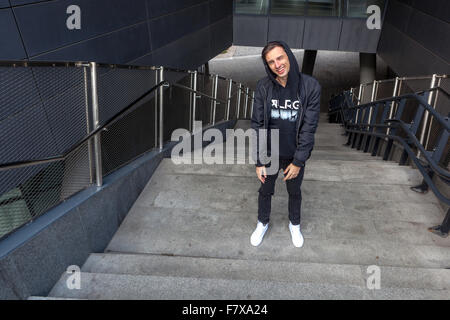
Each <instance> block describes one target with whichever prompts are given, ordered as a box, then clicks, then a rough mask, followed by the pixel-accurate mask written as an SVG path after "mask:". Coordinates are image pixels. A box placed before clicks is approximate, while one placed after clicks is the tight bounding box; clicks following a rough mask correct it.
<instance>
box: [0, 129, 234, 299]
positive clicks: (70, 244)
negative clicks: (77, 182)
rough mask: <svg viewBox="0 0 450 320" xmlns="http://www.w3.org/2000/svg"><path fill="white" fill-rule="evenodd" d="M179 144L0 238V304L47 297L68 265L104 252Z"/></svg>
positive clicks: (169, 145)
mask: <svg viewBox="0 0 450 320" xmlns="http://www.w3.org/2000/svg"><path fill="white" fill-rule="evenodd" d="M235 123H236V120H230V121H224V122H221V123H218V124H217V125H215V126H214V127H215V128H217V129H219V130H220V131H221V132H222V134H223V136H224V137H226V135H225V130H226V129H228V128H233V127H234V125H235ZM206 129H207V128H204V130H206ZM208 143H209V142H203V146H206V145H207V144H208ZM175 144H176V142H169V143H167V144H166V145H165V146H164V149H163V151H162V152H159V151H151V152H148V153H147V154H144V155H143V156H141V157H139V158H138V159H136V160H134V161H133V162H131V163H129V164H128V165H126V166H125V167H122V168H121V169H119V170H117V171H115V172H114V173H112V174H111V175H109V176H107V177H106V178H105V179H104V185H103V186H102V187H101V188H97V187H95V186H92V187H90V188H88V189H85V190H84V191H82V192H80V193H78V194H76V195H75V196H73V197H71V198H70V199H68V200H67V201H65V202H63V203H61V204H60V205H59V206H57V207H55V208H54V209H52V210H50V211H49V212H47V213H46V214H45V215H43V216H41V217H39V218H38V219H36V220H35V221H33V222H32V223H30V224H27V225H26V226H23V227H22V228H20V229H19V230H17V231H16V232H15V233H13V234H12V235H10V236H9V237H7V238H5V239H2V240H1V241H0V300H4V299H26V298H27V297H29V296H36V295H37V296H46V295H47V294H48V293H49V291H50V290H51V288H52V287H53V286H54V284H55V283H56V282H57V281H58V279H59V278H60V276H61V275H62V273H63V272H66V270H67V268H68V267H69V266H71V265H77V266H79V267H81V266H82V265H83V264H84V262H85V261H86V259H87V257H88V256H89V254H90V253H93V252H97V253H98V252H103V251H104V249H105V248H106V246H107V245H108V243H109V242H110V240H111V239H112V237H113V235H114V234H115V232H116V231H117V229H118V228H119V226H120V224H121V222H122V221H123V219H124V218H125V216H126V214H127V213H128V210H129V209H130V208H131V206H132V205H133V203H134V202H135V200H136V199H137V197H138V196H139V194H140V193H141V191H142V190H143V189H144V187H145V186H146V185H147V183H148V181H149V179H150V178H151V176H152V174H153V172H154V171H155V170H156V169H157V167H158V165H159V163H160V161H161V160H162V159H163V158H164V157H170V152H171V150H172V148H173V146H174V145H175ZM191 145H193V143H192V140H191Z"/></svg>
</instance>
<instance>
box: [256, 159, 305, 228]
mask: <svg viewBox="0 0 450 320" xmlns="http://www.w3.org/2000/svg"><path fill="white" fill-rule="evenodd" d="M291 162H292V159H288V160H285V159H280V162H279V164H280V168H281V169H282V170H283V171H284V170H285V169H286V167H287V166H288V165H289V164H290V163H291ZM278 172H279V171H277V173H276V174H273V175H267V177H266V180H265V183H262V182H261V187H260V188H259V196H258V220H259V221H260V222H262V223H263V224H266V223H268V222H269V220H270V209H271V202H272V195H273V194H274V192H275V182H276V180H277V177H278ZM304 172H305V168H301V169H300V172H299V174H298V176H297V177H295V178H294V179H290V180H286V188H287V191H288V194H289V203H288V210H289V220H290V221H291V223H292V224H293V225H298V224H300V210H301V205H302V191H301V189H300V187H301V185H302V181H303V175H304Z"/></svg>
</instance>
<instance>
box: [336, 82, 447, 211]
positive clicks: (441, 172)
mask: <svg viewBox="0 0 450 320" xmlns="http://www.w3.org/2000/svg"><path fill="white" fill-rule="evenodd" d="M432 91H441V92H443V93H444V94H445V95H447V96H449V94H448V93H447V92H446V91H445V90H443V89H442V88H440V87H435V88H431V89H428V90H424V91H421V92H417V93H413V94H411V93H410V94H405V95H401V96H396V97H390V98H385V99H381V100H377V101H373V102H369V103H366V104H363V105H357V106H355V105H353V102H352V101H351V99H350V98H349V92H348V91H345V92H344V93H343V98H344V99H342V100H341V106H340V110H334V111H333V112H338V111H340V112H342V121H343V124H344V126H345V128H346V131H347V132H351V133H355V134H364V135H368V136H375V137H378V138H388V139H390V140H396V141H398V142H399V143H401V144H402V146H403V147H404V151H405V152H406V153H407V154H408V155H409V156H410V158H411V159H412V160H413V161H414V163H415V164H416V165H417V168H418V169H419V171H420V172H421V173H422V175H423V177H424V179H425V181H426V182H427V183H428V185H429V186H430V187H431V189H432V190H433V192H434V193H435V194H436V196H437V197H438V198H439V199H440V200H442V201H443V202H445V203H446V204H450V199H449V198H447V197H446V196H445V195H443V194H442V193H441V192H440V191H439V190H438V189H437V187H436V186H435V185H434V183H433V181H432V180H431V178H430V177H429V172H428V171H427V169H431V170H432V171H433V172H434V173H436V174H437V175H438V176H439V178H441V179H442V180H443V181H444V182H446V183H450V172H449V171H448V170H445V169H442V168H441V167H440V166H439V164H438V163H437V161H435V159H433V157H432V156H431V155H430V152H428V151H426V150H425V148H424V147H423V146H422V144H421V143H420V142H419V140H418V139H417V137H416V136H415V133H414V134H413V133H412V132H411V131H410V130H409V129H410V128H409V126H408V125H407V124H406V123H404V122H403V121H402V120H400V119H386V120H384V123H385V124H375V123H356V121H355V122H352V119H349V118H348V117H347V116H346V115H347V114H348V112H345V111H349V110H350V111H351V110H360V109H366V108H369V107H374V106H376V105H382V104H384V103H386V104H388V103H389V102H390V103H392V102H394V101H395V102H396V101H402V100H403V101H404V100H406V99H410V98H411V99H415V100H416V101H418V102H419V104H420V105H421V106H422V107H423V108H424V109H425V110H427V111H428V112H429V113H431V114H432V115H433V116H434V117H435V119H436V120H437V121H438V122H439V124H440V125H441V126H442V127H443V129H445V130H447V132H450V125H449V123H448V121H447V120H448V118H447V117H443V116H442V115H440V114H439V113H438V112H436V111H435V110H434V108H433V107H432V106H431V105H429V104H428V103H427V101H426V100H425V99H424V98H423V96H421V95H423V94H426V93H429V92H432ZM353 114H354V115H356V113H355V112H354V113H353ZM390 123H393V125H391V124H390ZM371 128H390V129H393V128H401V129H402V130H403V131H404V132H405V133H406V134H407V136H408V138H407V139H405V138H402V137H399V136H398V135H396V134H393V133H391V132H389V133H388V134H384V133H380V132H375V131H371V130H370V129H371ZM355 139H356V138H355ZM349 140H350V137H349ZM354 141H355V140H354ZM347 144H348V143H347ZM409 144H413V145H414V146H415V147H416V148H417V149H418V150H420V152H422V154H423V156H424V158H425V160H426V163H425V162H424V161H423V160H422V159H419V158H418V157H417V156H416V155H415V154H414V152H413V151H412V149H411V147H410V145H409Z"/></svg>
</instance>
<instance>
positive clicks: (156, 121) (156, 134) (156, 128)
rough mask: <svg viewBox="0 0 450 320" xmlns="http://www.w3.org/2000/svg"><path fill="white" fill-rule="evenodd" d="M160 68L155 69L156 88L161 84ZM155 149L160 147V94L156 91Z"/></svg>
mask: <svg viewBox="0 0 450 320" xmlns="http://www.w3.org/2000/svg"><path fill="white" fill-rule="evenodd" d="M158 70H159V68H156V69H155V86H156V85H157V84H158V83H159V81H158V80H159V79H158V75H159V72H158ZM154 94H155V147H156V146H157V145H158V105H159V101H158V100H159V94H158V92H157V91H156V90H155V93H154Z"/></svg>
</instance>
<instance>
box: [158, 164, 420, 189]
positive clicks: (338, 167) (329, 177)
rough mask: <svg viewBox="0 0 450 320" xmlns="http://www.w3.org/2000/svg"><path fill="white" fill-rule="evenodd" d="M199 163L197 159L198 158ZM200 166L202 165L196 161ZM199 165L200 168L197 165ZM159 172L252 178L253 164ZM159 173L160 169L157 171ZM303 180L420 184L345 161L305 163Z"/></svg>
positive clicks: (400, 169) (407, 175)
mask: <svg viewBox="0 0 450 320" xmlns="http://www.w3.org/2000/svg"><path fill="white" fill-rule="evenodd" d="M198 159H199V160H200V158H198ZM199 162H201V161H199ZM200 164H202V165H200ZM160 167H161V170H166V171H165V172H167V173H168V172H170V173H171V174H174V173H180V174H206V175H219V176H240V177H245V176H246V177H254V176H255V166H254V165H252V164H243V165H236V164H203V162H201V163H198V164H195V162H194V164H184V163H183V164H176V163H174V162H173V161H172V160H171V159H164V160H163V162H162V163H161V164H160ZM158 170H159V168H158ZM304 170H305V175H304V180H315V181H329V182H356V183H368V182H370V183H371V184H391V185H392V184H395V185H408V186H413V185H416V184H418V183H420V182H421V181H422V176H421V175H420V173H419V171H418V170H415V169H412V168H410V167H405V166H398V165H394V164H391V163H379V162H360V161H345V160H316V161H311V162H307V165H306V167H305V169H304Z"/></svg>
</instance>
